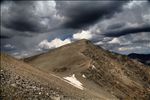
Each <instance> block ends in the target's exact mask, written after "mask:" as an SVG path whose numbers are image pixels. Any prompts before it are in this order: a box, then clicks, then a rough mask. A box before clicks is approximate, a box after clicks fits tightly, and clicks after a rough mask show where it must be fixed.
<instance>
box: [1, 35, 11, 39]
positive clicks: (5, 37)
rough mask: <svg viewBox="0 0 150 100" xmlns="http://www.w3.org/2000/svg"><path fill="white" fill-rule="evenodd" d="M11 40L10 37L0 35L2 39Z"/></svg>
mask: <svg viewBox="0 0 150 100" xmlns="http://www.w3.org/2000/svg"><path fill="white" fill-rule="evenodd" d="M9 38H10V37H9V36H5V35H1V34H0V39H9Z"/></svg>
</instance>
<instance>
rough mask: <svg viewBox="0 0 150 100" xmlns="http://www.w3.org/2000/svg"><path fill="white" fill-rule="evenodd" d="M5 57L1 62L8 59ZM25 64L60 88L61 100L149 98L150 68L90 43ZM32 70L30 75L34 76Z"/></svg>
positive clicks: (38, 57)
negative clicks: (69, 99)
mask: <svg viewBox="0 0 150 100" xmlns="http://www.w3.org/2000/svg"><path fill="white" fill-rule="evenodd" d="M2 58H3V59H2V60H1V61H3V60H4V58H5V57H2ZM24 61H25V63H24V62H22V63H24V64H25V66H31V67H32V68H33V69H32V70H34V69H35V70H39V71H40V74H42V77H41V75H39V74H38V75H39V76H38V75H35V74H33V77H34V76H36V77H37V79H38V78H39V77H40V79H45V78H44V77H45V76H46V77H47V76H49V78H46V80H45V81H48V82H49V83H51V84H49V85H46V86H47V87H49V86H51V87H52V88H53V89H54V90H55V88H56V87H59V90H58V91H61V92H60V93H59V92H58V94H59V95H61V97H62V98H61V100H68V99H66V98H63V97H64V95H66V96H67V95H68V98H69V97H70V98H71V100H78V99H79V100H80V99H83V100H84V99H85V100H112V99H113V100H149V99H150V68H149V67H147V66H145V65H143V64H141V63H139V62H137V61H135V60H132V59H130V58H128V57H127V56H122V55H119V54H115V53H111V52H109V51H106V50H104V49H102V48H100V47H97V46H95V45H93V44H92V43H91V42H90V41H88V40H80V41H76V42H74V43H71V44H68V45H65V46H62V47H60V48H57V49H54V50H52V51H50V52H47V53H44V54H40V55H37V56H33V57H29V58H27V59H24ZM17 62H18V63H20V61H17ZM5 63H10V62H8V61H5ZM26 63H28V64H26ZM2 65H3V64H2ZM17 65H18V64H15V66H17ZM25 66H24V67H25ZM7 67H9V66H7ZM18 67H21V66H18ZM24 67H23V69H24ZM4 69H5V67H4ZM23 69H22V70H23ZM16 70H17V69H16ZM32 70H31V72H29V74H32ZM19 72H20V71H19ZM26 72H28V70H26ZM33 73H34V71H33ZM35 73H36V72H35ZM24 76H26V75H24ZM30 77H31V78H32V76H30ZM53 80H55V81H53ZM56 80H57V82H56ZM40 81H41V80H40ZM41 82H43V81H41ZM53 84H55V85H53ZM58 97H60V96H58ZM76 97H78V98H76ZM48 100H49V99H48ZM54 100H56V99H54ZM58 100H59V99H58Z"/></svg>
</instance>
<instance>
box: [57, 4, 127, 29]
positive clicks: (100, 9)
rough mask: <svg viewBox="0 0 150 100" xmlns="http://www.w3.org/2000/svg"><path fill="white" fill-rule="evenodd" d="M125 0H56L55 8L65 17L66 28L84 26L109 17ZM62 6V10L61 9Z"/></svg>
mask: <svg viewBox="0 0 150 100" xmlns="http://www.w3.org/2000/svg"><path fill="white" fill-rule="evenodd" d="M126 2H127V1H105V2H104V1H95V2H93V1H82V2H81V1H80V2H78V1H74V2H66V3H65V2H61V1H57V5H56V7H57V9H58V11H59V13H60V14H62V16H64V17H65V18H66V22H65V23H64V24H63V25H64V27H67V28H75V29H76V28H85V27H88V26H90V25H91V24H94V23H96V22H97V21H98V20H100V19H103V18H110V17H112V16H113V15H114V14H115V13H116V12H119V11H121V8H122V5H123V4H125V3H126ZM62 8H63V10H61V9H62Z"/></svg>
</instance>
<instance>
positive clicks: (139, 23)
mask: <svg viewBox="0 0 150 100" xmlns="http://www.w3.org/2000/svg"><path fill="white" fill-rule="evenodd" d="M0 5H1V14H0V17H1V19H0V22H1V24H0V28H1V34H0V38H1V47H0V49H1V52H5V53H8V54H11V55H13V56H15V57H18V58H20V57H27V56H32V55H35V54H38V53H42V52H45V51H47V50H50V49H54V48H58V47H60V46H62V45H65V44H68V43H72V42H74V41H77V40H80V39H88V40H90V41H92V42H93V43H94V44H95V45H99V46H101V47H102V48H104V49H106V50H109V51H113V52H116V53H120V54H129V53H144V54H148V53H150V0H140V1H138V0H124V1H123V0H121V1H119V0H104V1H102V0H100V1H98V0H94V1H93V0H91V1H87V0H81V1H80V0H78V1H65V0H62V1H61V0H56V1H55V0H54V1H53V0H49V1H48V0H44V1H39V0H38V1H36V0H33V1H31V0H30V1H27V0H24V1H23V0H18V1H14V0H2V1H1V2H0Z"/></svg>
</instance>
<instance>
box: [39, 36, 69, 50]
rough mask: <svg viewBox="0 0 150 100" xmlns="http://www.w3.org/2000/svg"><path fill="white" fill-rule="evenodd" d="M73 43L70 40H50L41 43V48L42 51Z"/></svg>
mask: <svg viewBox="0 0 150 100" xmlns="http://www.w3.org/2000/svg"><path fill="white" fill-rule="evenodd" d="M68 43H71V40H70V39H65V40H61V39H59V38H55V39H54V40H52V41H50V42H48V40H43V41H41V42H40V43H39V47H40V48H42V49H53V48H57V47H60V46H63V45H65V44H68Z"/></svg>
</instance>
